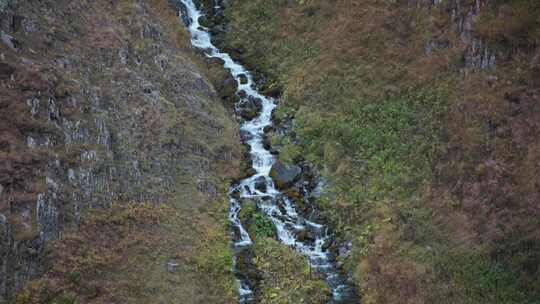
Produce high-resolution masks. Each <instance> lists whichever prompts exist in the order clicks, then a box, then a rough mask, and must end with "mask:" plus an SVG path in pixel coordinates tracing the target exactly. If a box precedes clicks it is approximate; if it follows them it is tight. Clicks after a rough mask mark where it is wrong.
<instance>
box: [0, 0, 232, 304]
mask: <svg viewBox="0 0 540 304" xmlns="http://www.w3.org/2000/svg"><path fill="white" fill-rule="evenodd" d="M0 22H1V24H0V30H1V32H0V33H1V39H0V40H1V41H0V92H1V93H0V303H5V302H7V301H8V300H14V301H15V302H16V303H126V302H127V303H157V302H159V303H170V302H171V299H175V300H176V301H179V302H181V303H230V302H232V301H234V299H235V297H236V295H235V286H234V285H235V282H234V277H233V275H232V273H231V272H230V269H231V267H232V266H231V265H232V253H231V252H230V246H229V242H230V240H229V236H228V232H227V231H228V229H227V226H226V212H227V201H226V191H227V188H228V185H229V183H230V179H231V178H232V177H233V176H236V175H238V169H239V156H240V151H239V148H238V145H237V143H238V141H239V139H238V136H237V133H238V131H237V127H236V124H235V122H234V121H233V120H232V119H231V118H230V117H231V116H230V113H228V110H227V109H226V108H225V107H224V105H223V104H222V102H221V99H220V98H219V96H218V94H217V93H216V91H215V90H214V85H213V83H214V84H218V85H220V84H221V82H222V81H223V78H222V77H223V75H224V74H225V73H224V72H223V71H219V70H216V68H215V67H212V68H211V67H210V66H208V65H207V64H206V63H204V62H202V61H201V60H200V59H197V58H199V57H198V56H196V54H194V53H192V52H193V51H192V50H191V48H190V46H189V38H188V35H187V33H186V32H185V30H184V28H183V26H182V25H181V23H180V20H179V18H178V16H177V13H176V10H175V9H174V8H172V7H171V6H170V5H169V3H168V2H167V1H165V0H149V1H137V0H119V1H105V0H98V1H93V0H92V1H91V0H82V1H68V0H61V1H57V0H45V1H43V0H30V1H11V2H10V3H8V2H5V1H1V2H0ZM210 70H212V72H210ZM208 75H211V77H208ZM209 79H211V80H212V81H213V83H212V81H210V80H209Z"/></svg>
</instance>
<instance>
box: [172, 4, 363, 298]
mask: <svg viewBox="0 0 540 304" xmlns="http://www.w3.org/2000/svg"><path fill="white" fill-rule="evenodd" d="M181 2H182V3H183V5H184V6H185V12H184V14H185V15H184V16H182V17H183V19H184V21H185V22H186V23H187V25H188V27H189V31H190V33H191V36H192V38H191V43H192V45H193V46H194V47H195V48H198V49H200V50H202V51H203V52H204V54H205V55H206V56H207V57H210V58H220V59H221V60H223V62H224V66H225V68H226V69H228V70H229V71H230V73H231V74H232V76H233V77H234V78H235V79H236V81H237V82H238V89H237V94H238V96H241V98H240V101H239V102H238V104H237V107H238V106H241V105H242V104H243V103H246V102H248V101H249V100H250V99H256V100H260V101H261V103H262V109H261V111H260V112H259V113H258V115H257V116H256V117H255V118H253V119H252V120H249V121H246V122H244V123H243V124H242V125H241V131H242V132H243V133H244V134H247V136H244V138H245V139H244V143H245V144H247V145H248V146H249V147H250V155H251V160H252V167H253V169H254V170H255V174H254V175H252V176H250V177H248V178H245V179H244V180H242V181H240V182H239V183H238V184H236V185H234V186H232V187H231V189H230V192H229V198H230V210H229V220H230V223H231V225H232V226H233V231H234V248H235V251H236V256H237V257H238V256H239V254H240V253H241V252H242V251H244V252H245V251H246V250H249V248H250V247H251V245H252V241H251V238H250V236H249V234H248V232H247V231H246V229H245V228H244V227H243V226H242V223H241V221H240V219H239V215H238V214H239V212H240V210H241V200H239V199H238V198H240V199H252V200H255V201H256V202H257V208H258V209H259V210H260V211H261V212H263V213H264V214H265V215H266V216H268V217H269V218H270V219H271V220H272V222H273V223H274V225H275V227H276V230H277V237H278V239H279V240H280V241H281V242H282V243H283V244H285V245H288V246H291V247H293V248H294V249H295V250H297V251H298V252H300V253H302V254H304V255H305V256H307V257H308V258H309V262H310V265H311V266H312V268H313V269H315V270H317V271H319V272H320V273H323V274H324V275H325V277H326V281H327V282H328V285H329V286H330V288H331V289H332V294H333V297H332V298H333V299H332V300H331V302H330V303H345V302H348V301H350V300H351V299H352V297H353V295H352V294H353V293H352V289H351V287H350V286H349V285H348V284H347V280H346V278H344V277H343V276H342V275H341V274H340V272H339V271H338V270H337V269H336V265H335V262H334V261H333V259H332V257H331V256H330V254H329V252H328V251H327V250H326V249H324V244H325V242H327V241H328V239H329V238H330V236H329V235H328V231H327V230H328V229H327V227H326V226H324V225H322V224H319V223H316V222H313V221H310V220H308V219H307V218H304V217H303V216H301V215H300V214H298V213H297V212H296V208H295V203H294V202H293V201H292V200H291V199H289V198H288V197H286V196H285V195H284V194H283V193H282V192H280V191H279V190H278V189H277V188H276V187H275V185H274V183H273V181H272V179H271V178H270V176H269V174H270V170H271V168H272V165H273V164H274V162H275V159H274V156H273V155H272V154H271V153H270V151H268V150H267V149H265V147H264V145H263V141H264V130H265V128H266V127H269V126H272V111H273V110H274V109H275V107H276V100H274V99H273V98H270V97H267V96H263V95H262V94H260V93H259V92H258V91H257V90H256V86H255V82H254V80H253V77H252V75H251V74H250V73H249V71H247V70H246V69H245V68H244V67H243V66H242V65H240V64H238V63H236V62H234V60H233V59H232V58H231V57H230V56H229V54H227V53H223V52H221V51H220V50H219V49H218V48H216V47H215V46H214V45H213V44H212V41H211V39H210V38H211V37H210V34H209V32H208V29H207V28H204V27H203V26H201V25H200V24H199V18H200V17H202V16H203V15H202V13H201V12H200V11H199V10H198V9H197V7H196V6H195V4H194V3H193V1H192V0H181ZM244 77H245V78H247V81H246V79H243V81H242V80H241V79H242V78H244ZM240 92H242V93H241V94H240ZM261 180H263V181H264V184H265V187H262V188H263V189H264V190H265V191H261V187H257V186H256V184H260V183H261ZM303 230H309V231H310V233H311V235H313V236H314V238H313V240H311V241H299V240H298V239H297V235H298V233H299V232H300V231H303ZM235 264H236V262H235ZM235 272H236V273H237V278H238V282H239V294H240V303H241V304H243V303H253V302H254V301H255V297H254V291H253V286H252V284H253V282H249V281H248V280H247V278H246V277H245V276H244V275H243V274H242V273H239V271H238V270H236V271H235Z"/></svg>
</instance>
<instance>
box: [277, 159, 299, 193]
mask: <svg viewBox="0 0 540 304" xmlns="http://www.w3.org/2000/svg"><path fill="white" fill-rule="evenodd" d="M301 173H302V169H301V168H300V167H299V166H297V165H285V164H283V163H282V162H276V163H275V164H274V165H273V166H272V169H271V170H270V177H272V179H273V180H274V182H275V183H276V187H278V188H279V189H286V188H288V187H290V186H292V185H293V184H294V182H296V181H297V180H298V178H300V174H301Z"/></svg>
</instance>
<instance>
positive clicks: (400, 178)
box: [202, 0, 540, 303]
mask: <svg viewBox="0 0 540 304" xmlns="http://www.w3.org/2000/svg"><path fill="white" fill-rule="evenodd" d="M202 2H203V3H205V4H206V6H205V7H207V8H208V10H207V11H208V12H209V15H210V17H211V18H208V20H206V24H208V25H209V26H211V27H212V28H213V32H214V33H216V34H217V35H218V36H217V37H216V39H215V41H216V43H218V44H220V45H221V46H222V47H223V48H225V49H227V50H228V51H229V52H230V53H231V54H233V55H234V56H235V57H236V58H237V59H238V60H241V61H242V62H244V63H245V64H246V65H247V66H248V67H249V68H250V69H251V70H255V71H258V72H260V75H259V76H260V77H259V84H260V85H261V87H263V88H264V89H265V90H266V92H268V93H270V94H275V95H279V96H281V99H280V101H281V104H280V105H279V107H278V111H277V112H276V113H275V118H276V120H277V121H279V122H280V124H281V128H278V130H277V132H274V134H273V135H272V136H271V137H272V144H273V147H275V148H277V149H278V150H279V152H280V158H281V159H282V160H283V161H285V162H289V163H301V162H303V161H304V160H308V161H309V162H311V163H313V164H315V165H317V167H318V168H319V170H320V171H321V174H322V176H323V181H324V185H325V186H324V191H323V196H322V197H321V198H320V199H319V200H318V204H319V205H320V207H321V208H322V209H323V210H324V213H325V214H326V216H327V217H328V219H329V220H331V221H332V222H333V223H334V225H335V229H336V231H337V232H338V233H339V234H340V235H341V238H342V239H343V243H345V244H346V243H347V242H348V241H351V242H352V251H351V252H348V251H347V250H339V252H340V253H342V255H341V257H340V259H342V260H343V262H344V263H345V267H346V269H348V271H349V272H350V273H351V275H353V276H354V278H355V279H356V283H357V287H358V289H359V290H360V291H361V295H362V297H363V303H538V302H539V301H540V290H539V288H538V286H540V285H539V284H538V283H539V282H540V269H539V268H538V265H540V248H538V241H539V235H540V217H539V215H540V214H539V213H540V208H539V206H540V205H539V204H538V194H539V190H540V188H539V187H540V185H539V183H538V179H539V174H538V166H539V164H538V161H537V158H538V156H539V154H538V148H537V147H538V138H537V134H538V132H539V131H540V130H539V127H540V126H539V125H538V122H539V121H540V117H539V116H538V115H539V112H538V110H537V108H538V104H539V102H540V95H539V87H538V85H539V84H540V83H539V82H538V79H540V78H539V77H540V61H539V60H540V53H539V51H538V49H537V45H538V43H539V42H540V40H539V39H540V19H539V16H540V5H539V4H538V2H537V1H532V0H531V1H528V0H515V1H502V0H501V1H488V0H476V1H466V0H449V1H382V0H368V1H347V0H342V1H322V0H321V1H319V0H305V1H303V0H302V1H285V0H283V1H281V0H273V1H263V0H256V1H234V0H233V1H228V2H226V10H225V14H224V16H222V15H221V13H220V12H219V11H216V12H214V11H213V10H214V9H213V8H214V6H213V5H212V3H207V2H209V1H202ZM224 20H225V21H224ZM262 75H265V76H266V77H264V76H262ZM343 243H341V244H339V243H336V244H334V246H336V247H340V248H341V247H347V246H344V245H343Z"/></svg>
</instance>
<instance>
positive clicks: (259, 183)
mask: <svg viewBox="0 0 540 304" xmlns="http://www.w3.org/2000/svg"><path fill="white" fill-rule="evenodd" d="M254 185H255V189H257V190H259V191H261V192H266V179H265V178H264V177H262V176H260V177H258V178H257V179H256V180H255V182H254Z"/></svg>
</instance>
